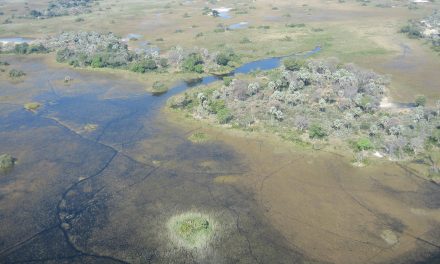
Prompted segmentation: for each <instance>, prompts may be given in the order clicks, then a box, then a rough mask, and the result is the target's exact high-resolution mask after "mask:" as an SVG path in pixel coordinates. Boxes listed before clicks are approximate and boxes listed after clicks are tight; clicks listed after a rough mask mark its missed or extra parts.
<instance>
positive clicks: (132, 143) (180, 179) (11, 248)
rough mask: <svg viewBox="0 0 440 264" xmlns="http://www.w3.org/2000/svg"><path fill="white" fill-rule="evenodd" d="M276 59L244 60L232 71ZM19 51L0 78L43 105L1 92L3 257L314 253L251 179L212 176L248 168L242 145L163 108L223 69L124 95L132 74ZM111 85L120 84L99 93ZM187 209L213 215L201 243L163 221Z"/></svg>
mask: <svg viewBox="0 0 440 264" xmlns="http://www.w3.org/2000/svg"><path fill="white" fill-rule="evenodd" d="M319 51H320V48H319V47H316V48H315V49H314V50H313V51H310V52H306V53H304V54H302V55H301V56H310V55H313V54H315V53H317V52H319ZM281 60H282V57H279V58H269V59H265V60H261V61H257V62H251V63H248V64H245V65H243V66H241V67H239V68H237V69H236V70H235V71H234V72H232V73H230V74H229V76H232V75H234V74H236V73H249V72H251V71H255V70H258V69H261V70H268V69H273V68H275V67H278V66H279V65H280V62H281ZM20 63H21V64H20V65H21V66H22V68H23V69H25V70H26V72H28V73H29V74H28V76H27V77H28V78H27V79H26V80H25V81H24V83H20V84H10V83H1V84H2V87H3V89H4V90H2V93H4V94H7V95H8V96H10V97H11V98H14V94H17V95H20V96H24V93H25V92H27V91H34V90H32V89H35V88H34V87H37V88H38V89H37V90H36V91H34V92H35V94H36V96H35V97H34V99H35V101H39V102H43V103H44V107H43V108H42V109H41V110H40V111H38V112H37V113H36V114H34V113H30V112H28V111H25V110H23V109H22V106H21V105H19V104H17V105H16V104H10V103H0V116H1V118H0V146H1V151H0V152H2V153H3V152H4V153H11V154H12V155H13V156H14V157H16V158H17V159H18V163H17V165H16V167H15V168H14V170H13V171H12V172H10V173H9V174H7V175H1V176H0V223H1V225H0V263H318V262H317V261H314V260H313V259H311V258H310V257H309V256H307V254H305V253H304V252H303V251H302V250H301V249H300V248H296V247H295V245H291V244H290V242H288V241H287V240H286V238H285V237H284V236H283V235H282V234H281V233H280V232H279V231H277V230H275V229H274V228H273V227H272V225H271V224H270V222H269V220H268V219H266V217H265V212H263V211H262V210H263V209H262V208H261V206H260V205H258V203H257V202H256V198H255V195H254V193H253V191H252V190H248V189H247V188H245V187H243V186H237V185H234V184H219V183H217V182H216V178H217V177H222V176H234V177H236V178H240V177H244V175H245V174H246V173H247V172H248V171H249V170H250V169H251V168H249V167H248V166H249V164H248V162H247V161H246V160H243V157H242V156H240V155H238V154H237V153H236V152H235V150H234V149H232V148H231V147H229V146H228V145H225V144H224V143H222V142H221V141H216V140H213V141H211V142H208V143H205V144H194V143H192V142H190V141H189V140H187V137H188V136H189V135H191V134H192V133H193V132H194V131H193V130H191V131H182V130H181V129H180V128H178V127H174V126H173V125H171V124H169V123H167V122H166V121H164V120H162V115H161V114H160V109H161V108H162V107H163V106H164V104H165V102H166V100H167V99H168V98H169V97H170V96H172V95H175V94H177V93H180V92H182V91H184V90H185V89H188V88H190V87H196V86H200V85H207V84H210V83H212V82H215V81H219V80H221V79H222V77H221V76H207V77H204V78H201V79H198V80H191V81H187V82H181V83H179V84H178V85H176V87H174V88H173V89H172V90H170V91H169V92H168V93H166V94H162V95H159V96H154V95H145V94H140V95H136V93H134V94H131V95H130V96H125V97H120V96H119V95H121V94H128V91H130V90H132V89H133V88H135V86H136V85H137V84H136V83H131V82H127V81H124V80H117V79H112V78H105V79H104V80H103V79H102V77H101V76H99V75H90V74H86V73H81V72H76V71H71V70H66V69H60V70H56V71H53V70H51V69H49V68H45V67H47V66H45V64H44V63H42V62H41V61H40V62H39V61H35V60H34V61H31V62H27V61H26V60H24V61H21V62H20ZM48 73H49V74H48ZM65 75H70V76H72V77H73V79H74V80H76V81H75V82H73V83H72V85H71V86H69V87H65V86H64V85H63V84H57V82H56V80H60V79H61V80H62V79H63V78H64V76H65ZM109 90H113V93H112V94H115V95H118V96H116V97H111V96H110V97H108V96H105V95H108V93H109ZM87 124H94V125H96V130H91V131H87V130H85V129H84V126H85V125H87ZM380 187H381V188H382V189H386V188H385V187H383V186H380ZM386 191H387V192H389V193H393V194H394V195H396V197H398V198H399V199H402V198H401V195H402V194H401V193H398V192H395V193H394V192H391V191H390V190H386ZM405 195H406V194H405ZM437 196H438V195H434V196H433V197H437ZM404 197H406V196H404ZM415 198H417V197H414V199H412V200H416V199H415ZM432 206H433V207H434V206H438V203H436V202H435V201H433V202H432ZM183 212H201V213H203V214H207V215H209V216H210V217H211V218H213V219H215V221H216V222H217V223H218V226H219V228H218V229H217V230H216V232H215V236H214V238H213V240H212V241H211V243H210V244H209V245H206V247H205V248H203V249H194V250H187V249H182V248H179V247H176V245H175V244H173V242H172V241H171V240H170V237H169V234H168V230H167V228H166V223H167V221H168V219H170V218H171V217H173V216H175V215H176V214H180V213H183ZM391 220H393V219H391ZM391 220H390V222H392V223H393V225H394V223H395V222H396V223H398V221H391ZM395 225H396V226H398V224H395ZM408 259H409V258H408ZM432 260H433V261H436V260H437V258H435V257H433V258H432ZM319 263H323V262H319ZM324 263H325V262H324ZM396 263H397V262H396ZM398 263H406V262H404V261H402V262H398Z"/></svg>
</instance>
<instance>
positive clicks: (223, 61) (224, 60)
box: [215, 51, 236, 66]
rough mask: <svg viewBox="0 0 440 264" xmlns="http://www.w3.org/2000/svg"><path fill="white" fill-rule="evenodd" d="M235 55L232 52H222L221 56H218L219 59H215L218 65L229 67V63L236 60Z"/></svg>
mask: <svg viewBox="0 0 440 264" xmlns="http://www.w3.org/2000/svg"><path fill="white" fill-rule="evenodd" d="M235 56H236V55H235V53H234V52H232V51H230V52H222V53H220V54H218V55H217V57H216V58H215V62H216V63H217V64H218V65H222V66H226V65H228V63H229V62H230V61H232V60H234V58H235Z"/></svg>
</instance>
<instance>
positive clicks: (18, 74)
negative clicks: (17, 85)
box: [9, 69, 26, 78]
mask: <svg viewBox="0 0 440 264" xmlns="http://www.w3.org/2000/svg"><path fill="white" fill-rule="evenodd" d="M25 75H26V73H25V72H24V71H21V70H16V69H12V70H10V71H9V77H11V78H20V77H22V76H25Z"/></svg>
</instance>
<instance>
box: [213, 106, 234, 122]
mask: <svg viewBox="0 0 440 264" xmlns="http://www.w3.org/2000/svg"><path fill="white" fill-rule="evenodd" d="M232 118H233V116H232V114H231V112H230V111H229V109H227V108H223V109H220V110H219V111H218V112H217V120H218V122H219V123H220V124H227V123H229V121H231V120H232Z"/></svg>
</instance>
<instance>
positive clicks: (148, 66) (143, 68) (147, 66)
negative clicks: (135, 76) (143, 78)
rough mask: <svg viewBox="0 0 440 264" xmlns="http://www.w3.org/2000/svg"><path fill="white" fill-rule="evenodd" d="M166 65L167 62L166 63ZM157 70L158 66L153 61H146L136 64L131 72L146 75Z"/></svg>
mask: <svg viewBox="0 0 440 264" xmlns="http://www.w3.org/2000/svg"><path fill="white" fill-rule="evenodd" d="M165 64H166V62H165ZM156 69H157V64H156V62H155V61H154V60H153V59H144V60H141V61H139V62H136V63H134V64H133V65H132V66H131V68H130V70H131V71H133V72H139V73H145V72H147V71H154V70H156Z"/></svg>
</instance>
